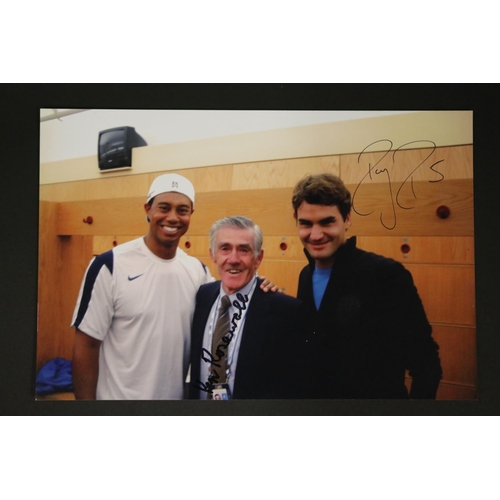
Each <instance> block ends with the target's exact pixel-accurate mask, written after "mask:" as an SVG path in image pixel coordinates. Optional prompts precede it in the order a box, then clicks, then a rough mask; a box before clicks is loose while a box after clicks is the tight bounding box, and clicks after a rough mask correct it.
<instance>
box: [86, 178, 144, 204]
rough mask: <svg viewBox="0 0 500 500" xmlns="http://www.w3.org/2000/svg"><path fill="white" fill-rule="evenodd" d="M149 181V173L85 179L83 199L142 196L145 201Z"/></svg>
mask: <svg viewBox="0 0 500 500" xmlns="http://www.w3.org/2000/svg"><path fill="white" fill-rule="evenodd" d="M150 185H151V182H150V174H139V175H126V176H125V175H124V176H121V177H106V174H102V178H100V179H88V180H86V181H85V193H84V198H83V199H85V200H100V199H104V198H113V199H114V198H133V197H142V199H143V203H145V202H146V196H147V193H148V189H149V186H150Z"/></svg>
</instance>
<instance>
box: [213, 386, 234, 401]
mask: <svg viewBox="0 0 500 500" xmlns="http://www.w3.org/2000/svg"><path fill="white" fill-rule="evenodd" d="M212 399H213V400H214V401H227V400H228V399H231V391H230V390H229V384H214V386H213V387H212Z"/></svg>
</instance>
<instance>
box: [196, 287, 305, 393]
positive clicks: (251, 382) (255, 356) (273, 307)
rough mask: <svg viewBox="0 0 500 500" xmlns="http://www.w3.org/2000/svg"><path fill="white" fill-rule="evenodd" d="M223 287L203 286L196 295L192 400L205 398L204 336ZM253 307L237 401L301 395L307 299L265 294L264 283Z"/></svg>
mask: <svg viewBox="0 0 500 500" xmlns="http://www.w3.org/2000/svg"><path fill="white" fill-rule="evenodd" d="M220 283H221V282H220V281H216V282H214V283H208V284H206V285H202V286H201V287H200V289H199V290H198V293H197V295H196V308H195V312H194V317H193V324H192V329H191V383H190V387H189V397H190V399H198V397H199V389H198V386H199V382H198V381H200V362H201V353H202V347H203V335H204V332H205V326H206V323H207V321H208V318H209V315H210V310H211V308H212V306H213V304H214V302H215V301H216V300H217V297H218V295H219V291H220ZM247 307H248V311H247V314H246V317H245V323H244V326H243V331H241V332H240V335H242V337H241V344H240V350H239V355H238V363H237V366H236V373H235V375H234V377H235V379H234V388H233V394H232V397H233V399H259V398H267V399H276V398H293V397H296V396H297V397H298V396H299V395H298V393H296V389H295V388H296V387H297V385H296V383H295V381H294V374H293V372H292V368H293V365H294V363H296V359H294V358H295V357H296V348H297V346H298V344H299V338H300V335H301V329H302V327H301V321H302V320H303V314H302V311H301V301H300V300H298V299H296V298H294V297H290V296H288V295H285V294H283V293H279V292H276V293H273V292H267V293H266V292H263V291H262V290H261V289H260V280H259V282H258V283H257V287H256V288H255V291H254V293H253V295H252V298H251V300H250V302H249V304H248V306H247ZM197 382H198V384H197ZM201 382H202V383H204V382H206V381H205V380H204V381H201Z"/></svg>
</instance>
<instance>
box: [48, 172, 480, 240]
mask: <svg viewBox="0 0 500 500" xmlns="http://www.w3.org/2000/svg"><path fill="white" fill-rule="evenodd" d="M348 187H351V189H352V186H348ZM414 188H415V191H416V192H418V199H417V200H415V198H414V197H413V196H412V195H409V196H407V193H405V196H402V198H401V201H402V203H404V206H411V207H413V208H412V209H409V210H403V209H398V210H397V211H396V220H395V219H394V213H393V211H392V205H391V203H390V201H388V199H387V193H388V191H387V189H388V188H387V186H385V185H383V184H372V185H369V186H364V187H363V190H362V192H360V193H359V197H358V198H356V210H357V211H358V212H360V213H368V212H372V213H371V215H369V216H362V215H359V214H358V213H355V212H354V213H353V214H352V226H351V228H350V233H351V234H361V235H369V236H376V235H383V236H388V235H391V236H398V235H399V236H472V235H473V234H474V220H473V211H472V181H471V180H453V181H448V182H447V183H446V185H443V186H441V187H440V188H436V184H429V183H427V182H424V183H415V185H414ZM442 189H444V192H443V191H442ZM291 195H292V192H291V189H289V188H273V189H251V190H246V191H228V192H210V193H200V194H199V195H198V196H197V197H196V209H195V213H194V214H193V217H192V219H191V226H190V230H189V231H190V234H199V235H206V234H208V231H209V229H210V226H211V225H212V223H213V222H214V221H215V220H217V219H219V218H221V217H226V216H228V215H246V216H248V217H250V218H252V219H253V220H254V222H255V223H257V224H259V225H260V226H261V228H262V231H263V233H264V235H267V236H273V235H274V236H280V235H283V234H295V233H296V225H295V219H294V218H293V210H292V207H291ZM410 198H411V199H410ZM143 205H144V198H142V197H141V198H117V199H102V200H89V201H74V202H66V203H60V204H59V206H58V210H59V213H58V229H57V231H58V234H61V235H63V234H87V235H103V236H104V235H110V234H115V235H120V234H123V235H127V234H143V233H145V232H146V231H147V223H146V220H145V216H144V208H143ZM440 205H446V206H448V207H449V208H450V211H451V215H450V217H449V218H448V219H440V218H439V217H438V216H437V215H436V209H437V207H438V206H440ZM374 207H377V208H376V209H374ZM380 207H386V211H385V212H383V216H384V220H385V222H386V225H387V224H391V225H392V224H393V223H394V222H395V227H394V228H393V229H391V230H388V229H387V228H386V227H384V226H383V225H382V224H381V222H380V213H381V209H380ZM89 215H90V216H92V217H93V219H94V222H93V224H91V225H89V224H85V223H83V222H82V221H83V219H85V218H86V217H87V216H89Z"/></svg>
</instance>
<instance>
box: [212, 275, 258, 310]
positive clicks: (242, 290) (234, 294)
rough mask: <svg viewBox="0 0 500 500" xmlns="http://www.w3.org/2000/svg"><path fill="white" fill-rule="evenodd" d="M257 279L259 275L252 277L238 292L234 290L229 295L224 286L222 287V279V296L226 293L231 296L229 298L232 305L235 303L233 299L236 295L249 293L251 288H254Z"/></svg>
mask: <svg viewBox="0 0 500 500" xmlns="http://www.w3.org/2000/svg"><path fill="white" fill-rule="evenodd" d="M256 279H257V277H254V278H252V279H251V280H250V281H249V282H248V283H247V284H246V285H245V286H244V287H243V288H240V289H239V290H238V291H237V292H234V293H232V294H231V295H228V294H227V293H226V292H225V291H224V288H222V281H221V283H220V292H219V293H220V296H221V297H222V296H224V295H227V296H228V297H229V299H230V300H231V305H232V303H233V300H235V299H237V297H236V295H237V294H239V293H241V295H249V294H250V292H251V290H252V286H253V284H254V281H255V280H256Z"/></svg>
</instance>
